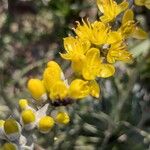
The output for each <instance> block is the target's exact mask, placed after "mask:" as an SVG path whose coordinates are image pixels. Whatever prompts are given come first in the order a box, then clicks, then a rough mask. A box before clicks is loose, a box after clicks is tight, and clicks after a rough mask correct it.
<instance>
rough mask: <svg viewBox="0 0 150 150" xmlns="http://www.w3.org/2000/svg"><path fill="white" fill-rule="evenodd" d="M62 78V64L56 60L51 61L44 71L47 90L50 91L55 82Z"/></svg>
mask: <svg viewBox="0 0 150 150" xmlns="http://www.w3.org/2000/svg"><path fill="white" fill-rule="evenodd" d="M61 78H62V70H61V68H60V66H59V65H58V64H57V63H56V62H55V61H49V62H48V63H47V68H46V69H45V70H44V73H43V82H44V86H45V87H46V90H47V91H48V92H50V91H51V88H52V86H53V85H54V84H55V82H56V81H59V80H61Z"/></svg>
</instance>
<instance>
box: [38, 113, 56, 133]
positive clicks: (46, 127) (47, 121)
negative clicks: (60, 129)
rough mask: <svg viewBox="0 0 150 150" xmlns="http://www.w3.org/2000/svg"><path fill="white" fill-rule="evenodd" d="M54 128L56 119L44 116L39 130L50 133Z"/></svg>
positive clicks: (40, 121)
mask: <svg viewBox="0 0 150 150" xmlns="http://www.w3.org/2000/svg"><path fill="white" fill-rule="evenodd" d="M53 126H54V119H53V118H52V117H50V116H44V117H42V118H41V119H40V120H39V123H38V129H39V130H40V132H42V133H48V132H49V131H50V130H51V128H52V127H53Z"/></svg>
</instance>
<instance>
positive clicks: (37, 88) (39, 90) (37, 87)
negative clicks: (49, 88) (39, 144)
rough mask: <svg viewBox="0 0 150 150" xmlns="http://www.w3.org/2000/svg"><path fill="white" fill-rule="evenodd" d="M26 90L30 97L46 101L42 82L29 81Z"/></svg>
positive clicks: (37, 80) (36, 80)
mask: <svg viewBox="0 0 150 150" xmlns="http://www.w3.org/2000/svg"><path fill="white" fill-rule="evenodd" d="M27 87H28V90H29V92H30V93H31V95H32V97H33V98H34V99H35V100H37V102H38V101H41V100H46V89H45V87H44V84H43V81H41V80H39V79H30V80H29V81H28V84H27Z"/></svg>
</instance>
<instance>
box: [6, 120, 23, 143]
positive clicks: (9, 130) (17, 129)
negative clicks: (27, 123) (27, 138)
mask: <svg viewBox="0 0 150 150" xmlns="http://www.w3.org/2000/svg"><path fill="white" fill-rule="evenodd" d="M4 131H5V135H6V136H7V138H8V139H9V140H11V141H15V140H17V139H18V138H19V137H20V135H21V126H20V124H19V123H18V122H17V121H16V120H15V119H7V120H6V121H5V123H4Z"/></svg>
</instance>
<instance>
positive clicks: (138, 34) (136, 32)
mask: <svg viewBox="0 0 150 150" xmlns="http://www.w3.org/2000/svg"><path fill="white" fill-rule="evenodd" d="M118 31H119V32H121V34H122V35H123V36H124V37H125V38H128V37H133V38H136V39H145V38H147V33H146V32H145V31H143V30H142V29H141V28H140V27H138V26H137V25H136V22H135V21H134V13H133V11H132V10H131V9H128V10H127V11H126V12H125V13H124V16H123V19H122V25H121V27H120V29H119V30H118Z"/></svg>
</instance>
